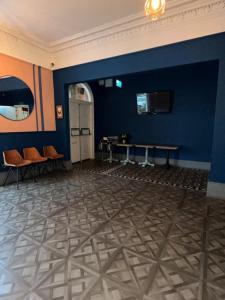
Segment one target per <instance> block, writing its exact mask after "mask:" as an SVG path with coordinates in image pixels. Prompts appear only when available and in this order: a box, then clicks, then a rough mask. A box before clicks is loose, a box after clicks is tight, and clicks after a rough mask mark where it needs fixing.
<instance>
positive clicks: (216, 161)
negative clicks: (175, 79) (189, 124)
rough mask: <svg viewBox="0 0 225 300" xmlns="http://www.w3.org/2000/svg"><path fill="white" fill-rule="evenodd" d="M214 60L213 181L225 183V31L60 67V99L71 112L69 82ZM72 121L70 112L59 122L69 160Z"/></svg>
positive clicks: (57, 94) (57, 76) (57, 86)
mask: <svg viewBox="0 0 225 300" xmlns="http://www.w3.org/2000/svg"><path fill="white" fill-rule="evenodd" d="M211 60H218V61H219V76H218V84H217V98H216V113H215V124H214V133H213V152H212V171H211V180H212V181H216V182H225V158H224V157H225V139H224V138H223V137H224V136H225V33H222V34H218V35H214V36H208V37H204V38H199V39H195V40H191V41H186V42H182V43H177V44H173V45H169V46H164V47H159V48H155V49H150V50H146V51H141V52H137V53H132V54H128V55H123V56H119V57H114V58H110V59H106V60H101V61H96V62H92V63H87V64H83V65H79V66H74V67H70V68H65V69H61V70H57V71H55V72H54V85H55V97H56V102H57V103H62V104H63V106H64V109H65V112H67V111H68V95H67V85H68V84H69V83H75V82H83V81H89V80H94V79H100V78H106V77H111V76H118V75H123V74H128V73H135V72H142V71H149V70H155V69H162V68H167V67H174V66H179V65H185V64H192V63H198V62H207V61H211ZM68 124H69V122H68V115H66V117H65V119H64V120H63V121H58V122H57V130H58V132H59V139H60V140H61V144H62V145H63V148H64V151H65V153H66V157H67V159H69V156H70V153H69V152H70V150H69V131H68ZM203 134H207V132H203Z"/></svg>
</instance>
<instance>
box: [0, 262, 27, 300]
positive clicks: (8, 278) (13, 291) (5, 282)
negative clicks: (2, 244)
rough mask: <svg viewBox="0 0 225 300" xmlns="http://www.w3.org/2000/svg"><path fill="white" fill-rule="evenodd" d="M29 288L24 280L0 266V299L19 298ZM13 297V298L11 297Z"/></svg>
mask: <svg viewBox="0 0 225 300" xmlns="http://www.w3.org/2000/svg"><path fill="white" fill-rule="evenodd" d="M28 289H29V286H28V285H26V284H25V283H24V282H23V281H22V280H19V279H18V278H16V277H15V276H13V275H12V274H11V273H10V272H8V271H7V270H5V269H3V268H1V267H0V299H7V297H9V299H17V298H19V297H22V295H23V294H24V293H26V292H27V291H28ZM16 295H17V296H16ZM10 297H11V298H10Z"/></svg>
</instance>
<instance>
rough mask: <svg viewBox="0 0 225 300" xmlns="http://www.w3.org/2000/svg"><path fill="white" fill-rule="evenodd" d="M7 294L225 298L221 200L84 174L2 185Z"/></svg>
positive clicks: (0, 242)
mask: <svg viewBox="0 0 225 300" xmlns="http://www.w3.org/2000/svg"><path fill="white" fill-rule="evenodd" d="M56 175H57V176H56ZM3 299H4V300H6V299H7V300H195V299H196V300H197V299H198V300H217V299H220V300H221V299H225V202H224V201H220V200H215V199H214V200H212V199H207V198H206V197H205V196H204V194H203V193H200V192H193V191H189V190H182V189H176V188H172V187H168V186H162V185H156V184H151V183H145V182H139V181H130V180H127V179H121V178H114V177H110V176H106V175H98V174H91V173H89V174H88V173H87V172H83V171H78V170H74V171H73V172H67V173H61V174H60V173H58V174H55V175H54V176H53V175H49V176H45V177H42V178H40V179H39V180H38V183H32V182H30V181H25V183H24V184H23V185H21V188H20V190H19V191H17V190H16V188H15V185H10V186H7V187H5V188H3V187H0V300H3Z"/></svg>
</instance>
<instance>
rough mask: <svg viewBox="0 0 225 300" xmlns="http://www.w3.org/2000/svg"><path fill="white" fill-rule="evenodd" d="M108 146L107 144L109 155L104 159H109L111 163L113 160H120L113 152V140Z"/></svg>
mask: <svg viewBox="0 0 225 300" xmlns="http://www.w3.org/2000/svg"><path fill="white" fill-rule="evenodd" d="M106 146H107V151H108V153H109V157H108V158H106V159H104V161H108V162H109V163H110V164H111V163H112V162H113V161H116V162H117V161H119V160H118V159H116V158H114V157H113V152H112V148H113V144H112V143H111V142H108V143H107V145H106Z"/></svg>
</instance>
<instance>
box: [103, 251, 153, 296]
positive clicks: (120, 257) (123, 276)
mask: <svg viewBox="0 0 225 300" xmlns="http://www.w3.org/2000/svg"><path fill="white" fill-rule="evenodd" d="M155 265H156V264H155V262H153V261H151V260H148V259H146V258H144V257H142V256H139V255H138V254H136V253H135V252H132V251H129V250H128V249H121V251H120V252H119V253H118V254H117V255H116V257H115V258H114V259H113V262H112V264H111V265H110V266H109V268H108V270H107V271H106V275H107V278H110V279H111V280H114V281H116V282H117V283H120V284H123V286H125V287H128V286H129V288H130V289H131V290H136V291H138V292H139V293H141V292H143V291H144V290H145V288H146V285H147V281H148V279H149V275H150V274H151V270H152V269H153V268H154V267H155Z"/></svg>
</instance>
